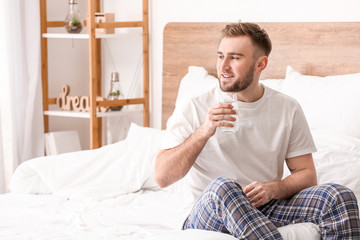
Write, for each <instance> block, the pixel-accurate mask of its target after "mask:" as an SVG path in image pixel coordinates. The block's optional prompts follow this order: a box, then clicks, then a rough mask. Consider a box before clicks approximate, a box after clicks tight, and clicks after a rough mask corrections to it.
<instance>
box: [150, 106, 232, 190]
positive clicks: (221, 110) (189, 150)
mask: <svg viewBox="0 0 360 240" xmlns="http://www.w3.org/2000/svg"><path fill="white" fill-rule="evenodd" d="M232 108H233V107H232V106H231V105H230V104H219V105H216V106H214V107H211V108H210V109H209V110H208V114H207V117H206V120H205V122H204V123H203V124H202V125H201V126H200V127H199V128H198V129H197V130H196V131H195V132H194V133H193V134H191V135H190V136H189V138H187V139H186V140H185V141H184V142H183V143H182V144H180V145H179V146H177V147H174V148H171V149H166V150H162V151H160V152H159V154H158V156H157V158H156V161H155V181H156V183H157V184H158V185H159V186H160V187H166V186H169V185H170V184H172V183H174V182H176V181H178V180H179V179H181V178H183V177H184V176H185V175H186V174H187V173H188V172H189V170H190V168H191V167H192V165H193V164H194V162H195V160H196V158H197V157H198V156H199V154H200V152H201V151H202V149H203V148H204V146H205V144H206V142H207V141H208V140H209V138H210V137H212V136H213V135H214V134H215V131H216V128H217V127H232V126H233V125H232V124H230V123H228V122H223V121H222V120H228V121H235V118H234V117H232V116H231V114H234V113H236V111H235V110H233V109H232Z"/></svg>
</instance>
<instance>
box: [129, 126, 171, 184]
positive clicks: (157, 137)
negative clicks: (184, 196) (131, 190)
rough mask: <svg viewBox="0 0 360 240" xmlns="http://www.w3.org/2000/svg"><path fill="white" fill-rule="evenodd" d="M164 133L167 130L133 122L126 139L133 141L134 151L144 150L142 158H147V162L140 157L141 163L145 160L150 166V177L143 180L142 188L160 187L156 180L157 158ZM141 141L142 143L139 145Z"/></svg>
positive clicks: (147, 172)
mask: <svg viewBox="0 0 360 240" xmlns="http://www.w3.org/2000/svg"><path fill="white" fill-rule="evenodd" d="M164 135H165V130H159V129H155V128H148V127H142V126H138V125H136V124H135V123H131V126H130V129H129V132H128V135H127V137H126V140H127V141H128V142H131V143H132V145H133V147H134V149H132V151H134V152H135V151H142V154H140V155H142V156H140V158H145V162H144V159H143V160H142V159H138V160H139V163H142V162H144V165H147V166H148V171H146V174H149V173H150V174H149V177H148V178H147V179H146V180H145V181H144V182H143V184H142V186H141V188H142V189H149V188H151V189H156V188H159V187H158V185H157V184H156V182H155V158H156V157H157V154H158V153H159V151H160V146H161V143H162V141H163V138H164ZM140 143H142V144H141V145H139V144H140ZM137 155H138V154H137ZM138 177H140V176H138Z"/></svg>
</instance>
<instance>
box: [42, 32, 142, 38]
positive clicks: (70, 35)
mask: <svg viewBox="0 0 360 240" xmlns="http://www.w3.org/2000/svg"><path fill="white" fill-rule="evenodd" d="M124 34H125V33H115V34H97V35H95V38H98V39H110V38H120V37H121V36H124ZM139 36H141V35H140V34H139ZM42 37H43V38H56V39H61V38H62V39H89V38H90V37H89V34H86V33H43V34H42Z"/></svg>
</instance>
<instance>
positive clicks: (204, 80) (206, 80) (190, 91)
mask: <svg viewBox="0 0 360 240" xmlns="http://www.w3.org/2000/svg"><path fill="white" fill-rule="evenodd" d="M216 84H218V79H217V78H216V77H214V76H211V75H209V74H208V72H207V71H206V70H205V69H204V68H203V67H196V66H190V67H189V68H188V73H187V74H186V75H185V76H184V78H183V79H182V80H181V82H180V86H179V90H178V95H177V98H176V105H178V103H179V101H181V100H182V99H184V98H186V97H191V96H192V95H194V94H196V93H198V92H199V91H201V90H203V89H205V88H208V87H212V86H214V85H216Z"/></svg>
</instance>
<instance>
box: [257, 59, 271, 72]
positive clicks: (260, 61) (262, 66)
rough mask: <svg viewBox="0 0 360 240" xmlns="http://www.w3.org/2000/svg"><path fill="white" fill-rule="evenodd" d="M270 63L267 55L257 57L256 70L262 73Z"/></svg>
mask: <svg viewBox="0 0 360 240" xmlns="http://www.w3.org/2000/svg"><path fill="white" fill-rule="evenodd" d="M267 63H268V57H267V56H261V57H259V58H258V59H257V61H256V64H255V72H257V73H261V72H262V71H263V70H264V69H265V68H266V66H267Z"/></svg>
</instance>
